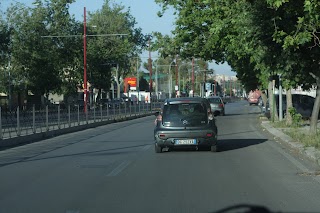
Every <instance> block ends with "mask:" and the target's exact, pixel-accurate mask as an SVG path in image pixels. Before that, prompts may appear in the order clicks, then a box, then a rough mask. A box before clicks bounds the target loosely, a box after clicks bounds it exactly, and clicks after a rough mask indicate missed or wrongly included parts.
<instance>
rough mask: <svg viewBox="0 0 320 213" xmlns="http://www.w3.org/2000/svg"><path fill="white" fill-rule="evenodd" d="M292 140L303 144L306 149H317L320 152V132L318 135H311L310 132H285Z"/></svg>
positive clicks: (294, 130) (289, 130) (295, 130)
mask: <svg viewBox="0 0 320 213" xmlns="http://www.w3.org/2000/svg"><path fill="white" fill-rule="evenodd" d="M285 133H286V134H287V135H289V136H290V137H291V138H292V139H294V140H295V141H297V142H300V143H302V144H303V145H304V146H305V147H315V148H316V149H319V150H320V132H319V131H318V133H317V134H316V135H310V134H309V133H308V132H302V131H301V130H298V129H294V128H293V129H288V130H286V131H285Z"/></svg>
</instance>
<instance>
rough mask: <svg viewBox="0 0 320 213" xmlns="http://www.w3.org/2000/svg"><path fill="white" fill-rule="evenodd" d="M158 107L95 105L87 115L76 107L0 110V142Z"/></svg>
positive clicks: (154, 103)
mask: <svg viewBox="0 0 320 213" xmlns="http://www.w3.org/2000/svg"><path fill="white" fill-rule="evenodd" d="M159 107H160V103H157V102H153V103H138V104H136V103H134V104H132V103H129V102H128V103H124V104H120V105H119V104H111V105H110V104H108V105H107V106H104V105H99V106H96V107H92V108H91V109H88V110H87V112H84V110H83V107H81V106H79V105H76V106H71V105H69V106H65V107H64V106H62V105H52V106H44V107H40V108H36V107H35V106H33V107H32V108H31V109H27V110H26V109H21V108H19V107H17V108H16V109H14V110H11V111H9V110H7V109H4V108H1V107H0V140H6V139H10V138H14V137H21V136H26V135H31V134H36V133H41V132H49V131H52V130H59V129H64V128H71V127H75V126H80V125H86V124H91V123H97V122H104V121H108V120H114V119H120V118H125V117H130V116H137V115H143V114H148V113H150V112H152V110H154V109H156V108H159Z"/></svg>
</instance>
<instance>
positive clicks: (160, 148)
mask: <svg viewBox="0 0 320 213" xmlns="http://www.w3.org/2000/svg"><path fill="white" fill-rule="evenodd" d="M154 150H155V152H156V153H161V152H162V147H161V146H158V144H157V143H155V145H154Z"/></svg>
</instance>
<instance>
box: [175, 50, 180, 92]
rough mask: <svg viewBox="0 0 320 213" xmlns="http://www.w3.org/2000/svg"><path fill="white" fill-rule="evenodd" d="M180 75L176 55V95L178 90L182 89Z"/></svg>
mask: <svg viewBox="0 0 320 213" xmlns="http://www.w3.org/2000/svg"><path fill="white" fill-rule="evenodd" d="M178 76H179V67H178V55H176V86H175V87H176V96H178V91H180V88H179V86H178V85H179V84H178V82H179V81H180V79H178Z"/></svg>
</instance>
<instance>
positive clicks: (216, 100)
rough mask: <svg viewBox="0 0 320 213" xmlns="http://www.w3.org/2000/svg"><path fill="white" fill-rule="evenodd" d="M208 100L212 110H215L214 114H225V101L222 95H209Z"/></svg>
mask: <svg viewBox="0 0 320 213" xmlns="http://www.w3.org/2000/svg"><path fill="white" fill-rule="evenodd" d="M207 99H208V101H209V103H210V106H211V111H212V112H213V114H214V115H223V116H224V115H225V110H224V108H225V107H224V104H225V103H224V102H223V100H222V98H221V97H219V96H209V97H208V98H207Z"/></svg>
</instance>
